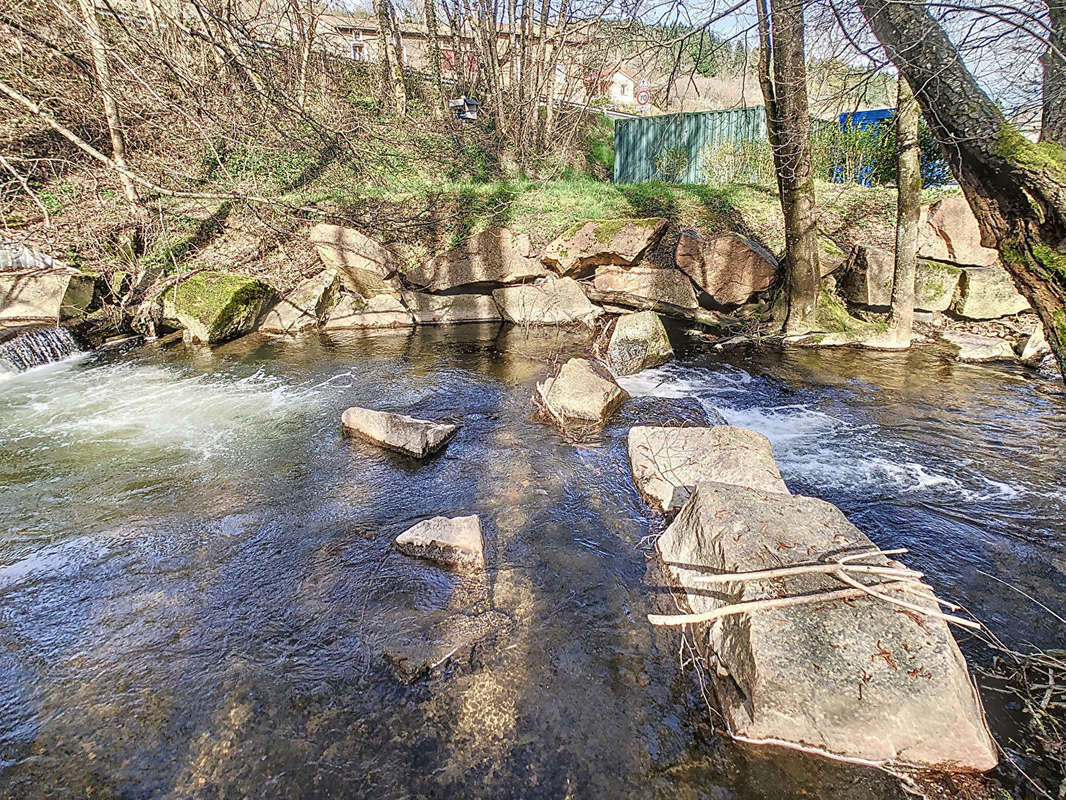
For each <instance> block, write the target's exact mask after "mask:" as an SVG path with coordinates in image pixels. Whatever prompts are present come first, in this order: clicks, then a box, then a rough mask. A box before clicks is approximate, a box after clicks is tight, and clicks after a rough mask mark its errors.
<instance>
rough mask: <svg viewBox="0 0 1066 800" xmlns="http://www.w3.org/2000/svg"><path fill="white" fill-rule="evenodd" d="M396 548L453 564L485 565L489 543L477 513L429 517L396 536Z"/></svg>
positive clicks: (441, 562)
mask: <svg viewBox="0 0 1066 800" xmlns="http://www.w3.org/2000/svg"><path fill="white" fill-rule="evenodd" d="M396 549H397V550H399V551H400V552H401V553H405V554H406V555H409V556H416V557H417V558H424V559H427V560H429V561H435V562H437V563H438V564H447V565H451V566H472V567H484V566H485V542H484V539H483V538H482V535H481V520H479V519H478V518H477V516H473V515H472V516H468V517H433V518H432V519H425V520H422V521H421V522H419V523H418V524H417V525H414V526H412V527H410V528H408V529H407V530H405V531H404V532H403V533H401V534H400V535H399V536H397V537H396Z"/></svg>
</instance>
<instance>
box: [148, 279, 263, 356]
mask: <svg viewBox="0 0 1066 800" xmlns="http://www.w3.org/2000/svg"><path fill="white" fill-rule="evenodd" d="M273 299H274V290H273V289H271V288H270V287H269V286H267V285H266V284H265V283H263V282H262V281H260V280H257V279H256V278H250V277H248V276H247V275H235V274H233V273H229V272H198V273H197V274H195V275H193V276H192V277H191V278H189V279H187V280H185V281H182V282H181V283H179V284H178V285H177V286H172V287H170V288H169V289H167V290H166V291H165V292H164V293H163V318H164V319H169V320H173V321H175V322H176V324H177V326H179V327H181V328H184V329H185V333H186V338H187V339H190V340H192V341H195V342H201V343H203V344H215V343H216V342H224V341H227V340H228V339H234V338H236V337H238V336H243V335H244V334H246V333H250V332H251V331H252V330H253V329H254V328H255V325H256V323H257V322H258V321H259V317H260V315H261V314H262V313H263V309H264V308H265V307H266V306H267V305H269V303H270V302H271V301H272V300H273Z"/></svg>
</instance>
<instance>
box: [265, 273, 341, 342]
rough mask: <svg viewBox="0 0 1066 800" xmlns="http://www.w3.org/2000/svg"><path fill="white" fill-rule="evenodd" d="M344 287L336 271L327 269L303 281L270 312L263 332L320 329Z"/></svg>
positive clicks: (294, 331) (281, 332)
mask: <svg viewBox="0 0 1066 800" xmlns="http://www.w3.org/2000/svg"><path fill="white" fill-rule="evenodd" d="M339 288H340V276H339V275H338V274H337V271H336V270H332V269H326V270H322V272H320V273H318V274H317V275H313V276H312V277H310V278H308V279H307V280H305V281H302V282H301V283H300V284H299V285H298V286H297V287H296V288H295V289H293V290H292V291H291V292H289V293H288V294H287V295H285V297H283V298H282V299H281V300H279V301H278V302H277V304H276V305H275V306H274V307H273V308H272V309H270V311H268V312H267V313H266V316H264V317H263V321H262V322H260V323H259V330H261V331H264V332H266V333H274V334H284V335H293V334H297V333H299V332H300V331H304V330H307V329H308V328H315V327H318V325H319V324H321V323H322V321H323V320H324V319H325V318H326V315H327V314H328V313H329V311H330V309H331V308H332V307H333V303H334V301H335V300H336V299H337V290H338V289H339Z"/></svg>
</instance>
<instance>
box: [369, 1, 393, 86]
mask: <svg viewBox="0 0 1066 800" xmlns="http://www.w3.org/2000/svg"><path fill="white" fill-rule="evenodd" d="M388 4H389V0H374V13H375V15H376V16H377V20H378V61H379V62H380V67H381V102H382V104H383V105H391V104H392V103H394V102H395V100H396V86H395V84H394V82H393V75H392V64H391V62H390V60H389V8H388Z"/></svg>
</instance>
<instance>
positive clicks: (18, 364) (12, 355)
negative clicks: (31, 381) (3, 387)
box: [0, 328, 81, 372]
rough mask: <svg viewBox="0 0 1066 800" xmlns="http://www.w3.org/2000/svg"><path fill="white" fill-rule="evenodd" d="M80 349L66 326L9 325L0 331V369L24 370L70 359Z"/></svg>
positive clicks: (10, 370) (3, 370)
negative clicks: (16, 326) (17, 326)
mask: <svg viewBox="0 0 1066 800" xmlns="http://www.w3.org/2000/svg"><path fill="white" fill-rule="evenodd" d="M80 351H81V348H80V347H79V346H78V343H77V341H75V339H74V336H73V334H71V332H70V331H69V330H67V329H66V328H12V329H10V330H7V331H0V372H25V371H26V370H28V369H30V368H31V367H39V366H41V365H42V364H50V363H51V362H53V361H62V360H63V359H64V358H69V357H70V356H72V355H74V354H75V353H77V352H80Z"/></svg>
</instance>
